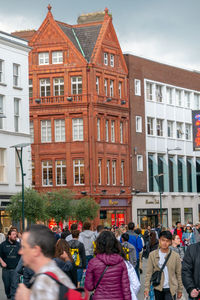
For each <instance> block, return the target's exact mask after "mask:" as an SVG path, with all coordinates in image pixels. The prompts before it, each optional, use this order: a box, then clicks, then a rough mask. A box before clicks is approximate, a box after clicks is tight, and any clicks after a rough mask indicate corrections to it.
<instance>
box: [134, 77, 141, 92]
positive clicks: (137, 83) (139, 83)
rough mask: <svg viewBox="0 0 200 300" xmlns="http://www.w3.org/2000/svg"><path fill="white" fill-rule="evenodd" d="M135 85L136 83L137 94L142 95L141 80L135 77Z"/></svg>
mask: <svg viewBox="0 0 200 300" xmlns="http://www.w3.org/2000/svg"><path fill="white" fill-rule="evenodd" d="M134 85H135V96H141V80H140V79H135V80H134Z"/></svg>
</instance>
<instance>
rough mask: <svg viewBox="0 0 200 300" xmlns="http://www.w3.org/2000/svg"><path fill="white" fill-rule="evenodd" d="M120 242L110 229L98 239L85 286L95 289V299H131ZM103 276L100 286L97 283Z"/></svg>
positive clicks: (90, 289) (89, 289) (91, 289)
mask: <svg viewBox="0 0 200 300" xmlns="http://www.w3.org/2000/svg"><path fill="white" fill-rule="evenodd" d="M122 256H124V254H123V250H122V246H121V244H120V242H119V241H118V240H117V239H116V237H115V235H114V234H113V233H112V232H110V231H103V232H101V234H100V235H99V236H98V238H97V240H96V257H95V258H93V259H91V260H90V262H89V264H88V269H87V271H86V278H85V288H86V289H87V290H88V291H93V290H95V292H94V295H93V298H92V299H93V300H100V299H101V300H102V299H103V300H116V299H117V300H131V292H130V283H129V278H128V271H127V267H126V264H125V262H124V259H123V257H122ZM100 278H101V280H100V282H99V284H98V286H97V283H98V281H99V279H100Z"/></svg>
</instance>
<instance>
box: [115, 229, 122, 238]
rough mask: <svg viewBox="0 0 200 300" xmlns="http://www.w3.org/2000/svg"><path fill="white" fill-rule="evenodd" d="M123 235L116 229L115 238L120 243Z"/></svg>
mask: <svg viewBox="0 0 200 300" xmlns="http://www.w3.org/2000/svg"><path fill="white" fill-rule="evenodd" d="M121 235H122V232H121V230H120V228H117V229H115V237H116V239H117V240H118V241H120V237H121Z"/></svg>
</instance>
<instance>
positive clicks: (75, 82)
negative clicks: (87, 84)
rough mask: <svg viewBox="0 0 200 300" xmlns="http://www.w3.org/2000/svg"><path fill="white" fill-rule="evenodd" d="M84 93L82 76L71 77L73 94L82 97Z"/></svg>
mask: <svg viewBox="0 0 200 300" xmlns="http://www.w3.org/2000/svg"><path fill="white" fill-rule="evenodd" d="M82 92H83V79H82V76H71V94H72V95H81V94H82Z"/></svg>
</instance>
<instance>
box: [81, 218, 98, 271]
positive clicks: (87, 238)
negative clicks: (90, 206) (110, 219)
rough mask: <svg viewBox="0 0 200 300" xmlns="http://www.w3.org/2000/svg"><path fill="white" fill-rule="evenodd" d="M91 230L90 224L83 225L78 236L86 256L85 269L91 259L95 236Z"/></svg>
mask: <svg viewBox="0 0 200 300" xmlns="http://www.w3.org/2000/svg"><path fill="white" fill-rule="evenodd" d="M90 228H91V223H90V222H84V223H83V231H82V232H81V233H80V235H79V240H80V241H81V242H82V243H83V245H84V247H85V254H86V267H87V265H88V262H89V261H90V259H92V258H93V247H94V246H93V242H94V241H95V235H94V232H93V231H92V230H90Z"/></svg>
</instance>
